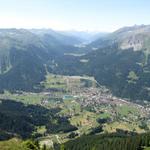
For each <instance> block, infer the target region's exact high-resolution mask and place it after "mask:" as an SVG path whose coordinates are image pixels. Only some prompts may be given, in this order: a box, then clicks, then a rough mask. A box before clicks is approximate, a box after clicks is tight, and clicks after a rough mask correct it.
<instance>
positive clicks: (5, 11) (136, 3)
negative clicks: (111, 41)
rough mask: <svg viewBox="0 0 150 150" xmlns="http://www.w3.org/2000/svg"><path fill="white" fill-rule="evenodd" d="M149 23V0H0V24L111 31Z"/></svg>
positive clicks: (0, 26) (6, 26)
mask: <svg viewBox="0 0 150 150" xmlns="http://www.w3.org/2000/svg"><path fill="white" fill-rule="evenodd" d="M134 24H150V0H0V28H13V27H16V28H53V29H57V30H71V29H76V30H97V31H114V30H116V29H118V28H120V27H122V26H128V25H134Z"/></svg>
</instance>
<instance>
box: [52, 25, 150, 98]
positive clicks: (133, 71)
mask: <svg viewBox="0 0 150 150" xmlns="http://www.w3.org/2000/svg"><path fill="white" fill-rule="evenodd" d="M139 35H140V36H139ZM149 35H150V30H149V26H133V27H126V28H122V29H120V30H118V31H116V32H114V33H112V34H110V35H108V36H107V37H105V38H101V39H99V40H97V41H95V42H93V43H92V44H91V45H89V47H90V48H91V49H93V48H96V50H94V51H93V52H90V53H88V54H87V55H84V56H81V57H73V56H72V58H71V57H67V56H66V58H61V59H59V60H57V62H56V63H57V67H55V68H53V71H54V72H55V73H62V74H70V75H75V74H79V75H83V74H87V75H91V76H94V77H95V78H96V80H97V81H98V82H99V83H100V84H102V85H105V86H107V87H108V88H110V89H111V90H112V92H113V93H114V94H115V95H117V96H120V97H124V98H129V99H132V100H144V99H146V100H149V98H150V96H149V95H150V91H149V89H150V84H149V83H150V82H149V81H150V67H149V66H150V57H149V52H150V49H149V46H150V44H149V43H148V42H147V41H148V40H149V39H150V38H149ZM131 37H134V38H131ZM139 37H140V38H139ZM126 41H130V42H126ZM131 43H132V44H131ZM140 43H141V44H140ZM145 43H146V44H145ZM139 45H140V46H139ZM62 62H63V63H62Z"/></svg>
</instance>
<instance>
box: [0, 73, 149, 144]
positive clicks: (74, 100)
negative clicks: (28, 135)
mask: <svg viewBox="0 0 150 150" xmlns="http://www.w3.org/2000/svg"><path fill="white" fill-rule="evenodd" d="M41 86H42V87H43V90H42V91H41V92H39V93H31V92H30V93H29V92H19V93H13V94H12V93H9V92H7V91H5V93H4V94H1V95H0V98H1V99H11V100H14V101H19V102H22V103H24V104H34V105H41V106H43V107H45V108H60V109H61V111H60V112H58V114H57V115H58V116H61V117H64V118H68V119H69V121H70V123H71V124H72V125H73V126H75V127H76V128H77V130H76V131H70V132H67V133H62V132H60V133H59V134H57V135H55V134H47V133H46V129H45V127H44V126H42V127H38V130H37V132H39V133H40V134H43V136H42V137H41V138H39V139H40V141H41V143H42V144H46V143H51V144H52V143H53V142H54V141H55V142H56V143H61V142H64V141H67V140H68V139H70V138H76V137H79V136H81V135H83V134H93V133H94V134H101V133H113V132H127V133H128V132H129V133H135V134H136V133H144V132H146V131H148V130H149V129H150V120H149V115H150V109H149V105H150V104H149V103H148V102H145V104H144V105H143V104H142V105H141V104H139V103H133V102H131V101H129V100H127V99H126V100H125V99H121V98H118V97H114V96H113V95H112V93H111V91H110V90H109V89H107V88H106V87H104V86H101V85H99V84H98V83H97V82H96V80H95V79H94V78H93V77H88V76H62V75H54V74H48V75H47V76H46V80H45V81H44V82H42V83H41Z"/></svg>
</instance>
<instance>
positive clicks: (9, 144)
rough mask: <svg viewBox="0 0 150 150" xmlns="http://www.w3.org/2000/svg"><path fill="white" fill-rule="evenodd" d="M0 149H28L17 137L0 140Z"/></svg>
mask: <svg viewBox="0 0 150 150" xmlns="http://www.w3.org/2000/svg"><path fill="white" fill-rule="evenodd" d="M0 150H28V149H27V148H26V147H25V146H24V145H23V142H22V141H21V140H19V139H16V138H14V139H11V140H8V141H0Z"/></svg>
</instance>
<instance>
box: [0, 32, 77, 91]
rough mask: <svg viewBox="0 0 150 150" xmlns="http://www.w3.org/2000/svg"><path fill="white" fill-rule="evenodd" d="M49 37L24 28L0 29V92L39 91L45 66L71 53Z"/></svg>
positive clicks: (65, 46)
mask: <svg viewBox="0 0 150 150" xmlns="http://www.w3.org/2000/svg"><path fill="white" fill-rule="evenodd" d="M76 49H77V48H75V47H73V46H71V45H70V46H68V45H65V44H64V45H63V44H62V43H60V42H59V40H58V39H56V38H54V37H53V36H52V35H49V34H48V35H44V36H39V35H37V34H34V33H32V32H30V31H28V30H25V29H1V30H0V83H1V84H0V89H1V90H4V89H7V90H11V91H13V90H32V89H34V90H39V87H37V86H36V87H35V85H37V84H39V82H40V81H42V80H44V78H45V73H46V71H45V64H46V63H47V61H49V60H51V59H53V58H54V57H55V56H57V55H62V54H64V53H65V52H72V51H75V50H76Z"/></svg>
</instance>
